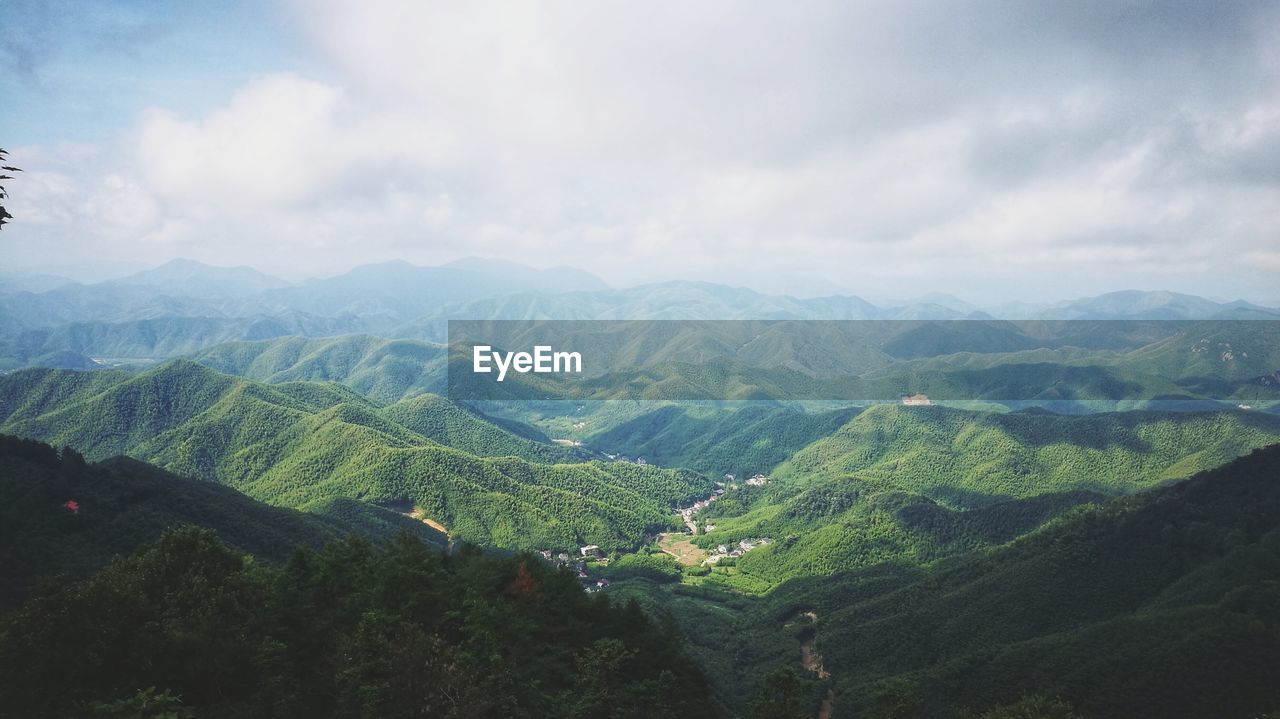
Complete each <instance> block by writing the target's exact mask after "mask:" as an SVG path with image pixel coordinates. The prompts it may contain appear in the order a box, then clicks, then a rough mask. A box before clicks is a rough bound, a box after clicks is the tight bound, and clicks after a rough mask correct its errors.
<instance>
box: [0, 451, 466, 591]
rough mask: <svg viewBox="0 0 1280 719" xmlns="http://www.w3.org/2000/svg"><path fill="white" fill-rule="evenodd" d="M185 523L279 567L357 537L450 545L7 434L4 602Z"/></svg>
mask: <svg viewBox="0 0 1280 719" xmlns="http://www.w3.org/2000/svg"><path fill="white" fill-rule="evenodd" d="M67 502H74V503H75V509H74V510H72V509H68V508H67V507H66V506H65V505H66V503H67ZM185 524H195V525H199V526H201V527H207V528H209V529H212V530H215V531H216V532H217V533H218V536H219V537H220V538H221V539H222V541H223V542H226V543H227V545H229V546H230V547H232V548H234V549H235V550H236V551H238V552H243V553H246V554H252V555H253V556H255V557H257V558H259V559H262V560H265V561H269V562H275V563H283V562H284V561H285V560H286V559H287V558H288V557H289V555H290V554H291V553H292V552H293V551H294V549H296V548H297V547H300V546H309V547H312V548H319V547H321V546H322V545H324V544H325V543H328V542H332V541H335V540H338V539H342V538H344V537H346V536H347V535H348V534H351V533H353V532H355V533H359V534H361V535H362V536H365V537H370V538H381V539H389V538H391V537H392V536H394V535H395V534H396V533H399V532H406V531H407V532H412V533H413V534H415V535H416V536H418V537H419V538H421V539H423V540H425V541H429V542H432V543H434V544H437V545H440V546H443V545H444V542H445V538H444V537H443V536H442V535H440V534H439V533H437V532H435V531H434V530H432V529H430V528H429V527H427V526H426V525H424V524H422V523H421V522H416V521H414V520H411V519H409V518H407V517H404V516H401V515H399V514H397V513H395V512H391V511H388V510H384V509H378V508H377V507H374V506H371V505H367V504H362V503H359V502H353V501H351V500H335V501H334V502H333V503H332V504H331V505H330V506H329V507H326V508H324V509H323V510H321V511H319V512H317V513H315V514H308V513H302V512H296V511H293V510H288V509H282V508H279V507H271V506H268V505H265V504H262V503H261V502H257V501H255V500H252V499H250V498H248V497H246V496H244V495H243V494H240V493H239V492H237V491H235V490H233V489H231V488H229V487H223V486H221V485H217V484H214V483H212V482H201V481H197V480H192V479H187V478H185V477H179V476H176V475H173V474H170V473H168V472H165V471H163V470H160V469H157V468H155V467H152V466H150V465H146V464H143V463H142V462H138V461H136V460H132V459H128V458H126V457H116V458H113V459H109V460H107V461H104V462H100V463H86V462H85V461H84V459H83V457H81V456H80V455H79V454H78V453H76V452H75V451H73V450H67V449H64V450H62V452H58V451H57V450H55V449H54V448H52V447H50V446H48V445H45V444H41V443H38V442H33V441H29V440H20V439H17V438H14V437H8V436H5V435H0V606H11V605H13V604H15V603H16V601H17V600H18V599H19V598H21V597H22V596H24V595H25V594H26V593H27V592H28V591H29V590H30V588H31V586H32V583H33V582H34V581H35V579H36V578H38V577H43V576H52V575H58V574H66V575H69V576H71V577H82V576H87V575H88V574H89V573H91V572H92V571H94V570H96V569H98V568H100V567H102V566H104V565H105V564H107V562H108V561H109V560H110V559H111V558H112V557H113V556H115V555H118V554H128V553H129V552H131V551H133V549H134V548H135V547H137V546H138V545H141V544H144V543H146V542H153V541H155V540H156V539H158V538H159V537H160V535H161V534H162V533H164V531H165V530H167V529H171V528H174V527H178V526H181V525H185Z"/></svg>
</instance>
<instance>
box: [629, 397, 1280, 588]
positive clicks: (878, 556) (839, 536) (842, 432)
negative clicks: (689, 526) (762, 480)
mask: <svg viewBox="0 0 1280 719" xmlns="http://www.w3.org/2000/svg"><path fill="white" fill-rule="evenodd" d="M740 413H741V414H743V417H742V419H741V420H739V419H737V418H736V415H738V414H740ZM797 414H798V413H795V412H792V411H788V410H781V409H773V410H768V409H765V408H760V409H758V410H753V411H746V412H745V413H743V411H742V410H740V411H739V412H738V413H722V414H721V415H720V416H719V419H718V420H716V421H712V420H711V419H709V418H704V419H703V420H701V421H698V420H695V419H693V418H691V417H689V416H688V415H686V414H684V413H682V412H680V411H679V410H676V409H675V408H672V409H665V410H659V411H658V412H655V413H653V415H648V416H645V417H641V418H640V419H639V420H637V421H636V422H634V423H632V424H631V425H630V426H627V425H624V427H625V428H627V430H628V432H629V433H630V435H631V439H630V441H631V442H632V443H638V445H639V446H652V447H655V450H654V451H655V456H658V455H657V454H656V451H657V450H656V448H659V447H662V446H671V447H681V446H688V447H690V448H695V449H696V450H704V453H703V454H700V455H698V454H696V452H695V453H694V455H693V456H685V457H680V458H679V459H682V460H689V461H690V462H691V463H692V462H701V463H702V464H695V466H698V467H699V468H700V469H703V470H704V471H708V473H710V474H712V476H719V475H718V473H717V472H719V471H720V470H722V469H730V468H735V467H743V469H745V470H748V471H763V472H765V473H766V474H769V475H770V483H769V484H768V485H766V486H763V487H739V488H737V489H731V490H730V491H729V492H728V493H726V494H725V495H724V496H723V497H722V498H721V499H720V500H719V501H718V502H716V503H715V504H713V505H712V506H711V507H710V508H709V509H707V510H704V511H703V512H702V513H701V514H700V515H699V517H700V520H701V523H702V524H703V525H704V526H709V527H712V529H710V531H708V532H706V533H705V534H702V535H700V536H698V537H695V538H693V542H694V543H695V544H697V545H699V546H701V547H704V548H707V549H711V548H715V547H717V546H718V545H721V544H724V545H729V546H732V545H735V544H737V543H738V542H739V541H740V540H742V539H749V538H753V537H768V538H771V539H773V540H775V541H774V542H773V543H771V544H769V545H768V546H762V547H758V548H756V549H754V550H752V551H751V552H748V553H747V554H745V555H743V556H742V557H741V558H738V559H737V560H736V562H734V563H733V564H732V565H731V566H729V567H724V568H720V567H718V568H717V569H716V570H714V571H713V573H712V575H711V579H712V580H716V581H727V582H729V583H730V584H731V585H733V586H737V587H739V588H743V589H747V590H750V591H753V592H758V591H762V590H764V589H767V588H768V587H770V586H773V585H776V584H777V583H778V582H781V581H783V580H785V579H788V578H790V577H796V576H804V575H811V574H831V573H833V572H837V571H843V570H849V569H854V568H857V567H865V566H871V565H874V564H877V563H880V562H885V561H891V560H892V561H911V562H916V563H919V562H926V561H931V560H933V559H936V558H938V557H941V556H945V555H947V554H952V553H955V552H959V551H965V550H968V549H974V548H979V547H984V546H991V545H995V544H1001V543H1003V542H1007V541H1009V540H1011V539H1014V538H1016V537H1018V536H1020V535H1022V534H1024V533H1026V532H1029V531H1031V530H1034V529H1035V528H1037V527H1038V526H1040V525H1041V524H1043V523H1044V522H1046V521H1048V520H1049V519H1052V518H1053V517H1055V516H1058V515H1059V514H1061V513H1063V512H1065V511H1067V510H1069V509H1071V508H1072V507H1075V506H1076V505H1079V504H1081V503H1089V502H1097V501H1100V500H1102V499H1104V498H1106V497H1109V496H1117V495H1121V494H1128V493H1132V492H1136V491H1140V490H1143V489H1148V488H1150V487H1152V486H1156V485H1159V484H1162V483H1166V482H1171V481H1174V480H1177V479H1182V478H1186V477H1188V476H1191V475H1192V474H1194V473H1195V472H1197V471H1201V470H1204V469H1209V468H1212V467H1216V466H1218V465H1220V464H1222V463H1224V462H1226V461H1229V460H1231V459H1233V458H1235V457H1238V456H1240V455H1242V454H1246V453H1247V452H1249V451H1250V450H1252V449H1254V448H1256V447H1261V446H1265V445H1268V444H1272V443H1275V442H1280V418H1277V417H1273V416H1270V415H1264V414H1258V413H1252V412H1211V413H1205V412H1201V413H1192V412H1184V413H1178V412H1125V413H1109V414H1094V415H1082V416H1066V415H1055V414H1051V413H1048V412H1043V411H1025V412H1012V413H991V412H976V411H965V410H958V409H951V408H945V407H904V406H899V405H877V406H873V407H870V408H867V409H865V410H863V411H861V412H858V413H856V414H855V413H849V414H842V413H839V412H837V413H831V414H825V415H824V414H816V415H808V416H805V415H800V416H797ZM850 415H851V416H850ZM845 416H849V419H848V421H847V422H845V423H844V424H843V425H841V426H839V427H838V428H837V429H835V430H834V431H831V432H830V433H829V434H824V435H822V436H818V437H817V438H816V439H814V440H812V441H810V442H808V443H807V444H806V445H805V446H803V448H801V449H799V450H798V451H794V452H793V453H792V454H791V456H790V458H789V459H786V461H782V462H781V463H780V464H778V465H777V466H776V467H770V464H771V463H772V462H771V461H770V460H772V461H778V460H777V459H776V457H777V456H778V454H777V453H776V452H775V451H774V450H776V449H777V448H780V447H783V446H787V444H788V441H789V438H792V439H794V438H798V437H804V436H805V433H806V432H807V431H809V430H810V429H814V428H818V429H820V431H822V432H825V430H824V429H821V427H822V425H823V423H824V422H830V421H832V419H833V418H843V417H845ZM708 417H711V415H708ZM664 418H666V419H667V420H668V421H666V422H665V423H664V422H663V421H662V420H663V419H664ZM753 419H758V420H760V421H752V420H753ZM708 428H710V429H708ZM729 428H738V429H739V430H740V431H739V432H737V433H734V432H728V431H726V432H724V433H721V432H720V431H719V430H721V429H724V430H728V429H729ZM646 433H647V434H646ZM682 433H688V434H682ZM611 436H615V437H619V436H623V435H611ZM681 436H687V437H690V439H688V440H687V441H686V442H681V440H680V437H681ZM791 451H792V450H790V449H788V452H791ZM746 458H749V459H750V460H754V461H755V462H757V463H756V464H753V465H749V466H747V465H744V464H743V462H742V460H743V459H746ZM708 462H709V463H708ZM741 478H742V475H741V474H739V481H740V480H741Z"/></svg>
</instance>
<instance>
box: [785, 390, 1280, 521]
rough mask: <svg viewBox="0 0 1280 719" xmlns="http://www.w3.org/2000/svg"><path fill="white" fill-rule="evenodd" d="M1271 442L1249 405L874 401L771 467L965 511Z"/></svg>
mask: <svg viewBox="0 0 1280 719" xmlns="http://www.w3.org/2000/svg"><path fill="white" fill-rule="evenodd" d="M1278 440H1280V418H1277V417H1274V416H1270V415H1266V414H1260V413H1255V412H1143V411H1135V412H1117V413H1107V414H1097V415H1086V416H1069V415H1056V414H1051V413H1048V412H1039V411H1031V412H1011V413H990V412H970V411H964V410H958V409H950V408H946V407H904V406H899V405H878V406H875V407H871V408H868V409H867V410H866V411H864V412H862V413H860V414H859V415H858V416H857V417H854V418H853V419H852V420H851V421H850V422H849V423H848V424H846V425H844V426H843V427H841V428H840V430H839V431H837V432H835V433H834V434H832V435H831V436H829V437H826V438H824V439H822V440H820V441H818V442H815V443H814V444H812V445H810V446H808V447H806V448H805V449H804V450H802V451H800V452H798V453H796V454H795V455H794V456H793V457H792V458H791V459H790V460H788V461H787V462H786V463H784V464H783V465H782V466H780V467H778V469H777V470H776V472H775V475H776V476H777V478H779V479H788V480H791V479H794V480H796V481H797V482H804V481H810V480H812V479H815V478H822V477H826V478H844V477H853V476H856V477H857V478H860V479H872V480H879V481H883V482H885V483H886V484H888V485H889V486H893V487H896V488H898V489H901V490H904V491H913V492H919V493H921V494H924V495H926V496H930V497H934V498H936V499H938V500H939V501H942V502H944V503H946V504H949V505H951V506H954V507H958V508H966V507H977V506H983V505H986V504H990V503H993V502H997V501H1001V500H1004V499H1010V498H1016V497H1030V496H1034V495H1037V494H1042V493H1044V492H1052V491H1065V490H1076V489H1083V490H1090V491H1096V492H1102V493H1106V494H1119V493H1124V492H1131V491H1135V490H1138V489H1143V488H1146V487H1149V486H1151V485H1152V484H1155V483H1158V482H1161V481H1166V480H1172V479H1181V478H1185V477H1189V476H1191V475H1192V474H1194V473H1195V472H1197V471H1200V470H1204V469H1210V468H1212V467H1216V466H1218V465H1220V464H1222V463H1223V462H1226V461H1228V460H1230V459H1233V458H1235V457H1238V456H1240V455H1242V454H1245V453H1247V452H1248V451H1249V450H1251V449H1253V448H1255V447H1261V446H1264V445H1267V444H1271V443H1273V442H1276V441H1278Z"/></svg>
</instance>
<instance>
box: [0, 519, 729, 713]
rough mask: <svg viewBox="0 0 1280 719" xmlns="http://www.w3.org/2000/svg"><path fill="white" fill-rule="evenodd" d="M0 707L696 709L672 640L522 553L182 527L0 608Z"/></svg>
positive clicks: (633, 612)
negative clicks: (299, 547) (307, 545)
mask: <svg viewBox="0 0 1280 719" xmlns="http://www.w3.org/2000/svg"><path fill="white" fill-rule="evenodd" d="M0 676H3V677H4V681H2V682H0V717H3V718H4V719H46V718H49V719H54V718H57V719H62V718H63V717H71V716H76V717H81V716H115V717H169V718H173V719H189V718H190V717H206V718H209V719H220V718H227V719H230V718H232V717H279V718H280V719H286V718H290V717H394V718H403V719H412V718H418V717H421V718H423V719H427V718H431V719H436V718H440V719H508V718H516V719H519V718H527V719H541V718H543V717H547V718H550V719H589V718H590V719H598V718H609V717H613V718H616V719H643V718H645V717H706V716H714V707H713V706H712V705H711V702H710V700H709V699H708V695H707V691H706V685H705V683H704V680H703V677H702V675H701V674H700V672H699V671H698V669H697V667H696V666H694V665H693V664H692V662H690V660H689V659H688V657H687V656H686V655H685V653H684V652H683V651H682V648H681V644H680V640H679V639H678V638H677V637H676V636H675V635H674V634H673V633H672V632H670V631H669V630H667V629H664V628H662V627H660V626H658V625H656V624H655V623H654V622H652V621H650V620H649V619H648V618H647V617H646V616H645V614H644V613H643V612H642V611H641V610H640V609H639V607H637V606H634V605H630V606H623V605H615V604H614V603H612V602H611V601H610V600H609V598H608V596H607V595H596V596H592V595H588V594H586V593H585V592H583V591H582V588H581V585H580V584H579V583H578V581H577V578H576V577H574V576H573V574H572V573H570V572H569V571H568V570H564V569H559V570H557V569H553V568H552V567H551V565H550V564H549V563H546V562H543V561H542V560H541V559H540V558H535V557H533V556H529V555H525V556H521V557H494V556H487V555H483V554H480V553H477V552H463V553H460V554H455V555H449V556H446V555H442V554H441V553H439V552H437V551H435V550H433V549H431V548H429V547H426V546H424V545H422V544H421V543H419V542H417V541H415V540H414V539H412V538H410V537H401V538H399V539H397V540H395V541H393V542H391V543H389V544H388V545H386V546H384V547H373V546H371V545H370V544H369V543H368V542H366V541H363V540H359V539H351V540H347V541H344V542H339V543H334V544H331V545H329V546H328V547H327V548H326V549H325V550H324V551H323V552H321V553H315V552H302V553H299V554H296V555H294V556H293V557H292V558H291V559H290V560H289V562H288V564H287V565H286V566H284V567H283V568H280V569H274V568H269V567H264V566H262V565H260V564H258V563H255V562H251V561H246V559H245V558H244V557H242V556H240V555H239V554H238V553H236V552H233V551H230V550H228V549H227V548H226V547H225V546H224V545H222V544H221V543H220V542H219V541H218V540H217V537H216V536H214V535H213V534H212V533H211V532H210V531H208V530H203V529H197V528H190V527H188V528H183V529H179V530H175V531H173V532H170V533H167V534H165V535H164V536H163V537H161V538H160V540H159V541H158V542H156V543H155V545H154V546H150V547H144V548H142V549H140V550H139V551H138V552H136V553H135V554H133V555H132V556H130V557H127V558H124V559H120V560H117V561H116V562H113V563H112V564H111V565H110V566H108V567H107V568H106V569H104V570H102V571H101V572H99V573H98V574H97V575H95V576H93V577H92V578H90V579H88V580H85V581H82V582H78V583H74V584H66V585H61V586H54V587H49V588H46V589H44V590H43V591H39V592H37V593H36V594H35V595H34V596H33V597H32V598H31V599H29V600H28V601H27V603H26V604H24V605H23V606H22V607H21V608H19V609H18V610H16V611H15V612H13V613H11V614H8V615H6V616H3V617H0Z"/></svg>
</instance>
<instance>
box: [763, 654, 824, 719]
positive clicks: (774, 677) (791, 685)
mask: <svg viewBox="0 0 1280 719" xmlns="http://www.w3.org/2000/svg"><path fill="white" fill-rule="evenodd" d="M805 694H806V687H805V686H804V683H803V682H801V681H800V677H799V676H797V675H796V673H795V670H793V669H791V668H790V667H787V668H782V669H776V670H774V671H772V672H770V673H769V674H766V675H765V676H764V677H763V678H761V679H760V681H758V682H757V683H756V689H755V698H754V699H753V700H752V702H751V706H750V715H751V717H752V719H801V718H807V717H809V716H810V714H811V713H810V711H809V703H810V702H809V701H808V698H807V697H806V696H805Z"/></svg>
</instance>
